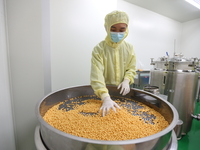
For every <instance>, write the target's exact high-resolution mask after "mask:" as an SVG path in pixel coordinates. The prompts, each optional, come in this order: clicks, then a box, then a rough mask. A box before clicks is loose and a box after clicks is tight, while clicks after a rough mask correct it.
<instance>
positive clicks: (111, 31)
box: [110, 29, 126, 32]
mask: <svg viewBox="0 0 200 150" xmlns="http://www.w3.org/2000/svg"><path fill="white" fill-rule="evenodd" d="M110 31H111V32H125V31H126V30H119V31H117V30H112V29H111V30H110Z"/></svg>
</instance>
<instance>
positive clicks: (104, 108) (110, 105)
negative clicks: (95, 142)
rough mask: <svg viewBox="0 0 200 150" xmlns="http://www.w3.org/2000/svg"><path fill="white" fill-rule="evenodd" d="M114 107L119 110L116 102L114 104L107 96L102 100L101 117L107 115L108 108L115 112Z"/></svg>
mask: <svg viewBox="0 0 200 150" xmlns="http://www.w3.org/2000/svg"><path fill="white" fill-rule="evenodd" d="M115 107H117V108H119V109H120V107H119V105H117V103H116V102H114V101H113V100H112V99H111V98H110V96H107V97H105V98H104V99H103V104H102V106H101V108H100V110H102V116H103V117H104V116H105V115H106V114H108V112H109V110H110V108H112V109H113V110H114V111H115V112H116V109H115Z"/></svg>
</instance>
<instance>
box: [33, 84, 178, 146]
mask: <svg viewBox="0 0 200 150" xmlns="http://www.w3.org/2000/svg"><path fill="white" fill-rule="evenodd" d="M108 89H109V93H110V95H111V97H112V98H113V99H115V98H117V99H120V100H123V99H125V98H128V99H134V100H135V101H139V102H141V103H143V104H145V105H147V106H149V107H151V108H153V109H155V110H157V111H158V112H160V113H161V114H162V115H163V116H164V117H165V119H166V120H167V121H168V122H169V126H168V127H167V128H165V129H164V130H162V131H160V132H158V133H156V134H153V135H151V136H148V137H144V138H139V139H134V140H124V141H102V140H93V139H87V138H82V137H77V136H73V135H70V134H67V133H64V132H62V131H60V130H58V129H56V128H54V127H52V126H50V125H49V124H48V123H47V122H45V121H44V120H43V118H42V116H43V115H44V114H45V113H46V111H47V110H48V109H49V108H51V107H52V106H54V105H56V104H58V103H59V102H63V101H65V100H68V99H70V98H73V99H74V100H82V99H83V97H84V99H89V98H91V97H93V96H94V92H93V90H92V88H91V86H89V85H86V86H79V87H71V88H66V89H62V90H59V91H57V92H54V93H51V94H49V95H47V96H46V97H45V98H44V99H42V100H41V101H40V102H38V104H37V107H36V115H37V118H38V120H39V123H40V132H41V138H42V139H43V141H44V143H45V145H46V146H47V147H48V149H50V150H61V149H62V150H85V148H86V147H87V145H88V144H94V145H98V147H101V148H102V147H106V146H109V147H112V146H113V147H115V149H116V148H119V149H120V150H128V149H129V148H130V147H133V148H132V149H134V150H141V149H142V150H161V149H162V150H167V149H168V148H169V142H170V140H171V135H172V131H173V129H174V127H175V126H176V124H177V121H178V113H177V111H176V109H175V108H174V106H173V105H172V104H170V103H169V102H167V101H165V100H163V99H162V98H160V97H158V96H156V95H154V94H151V93H149V92H146V91H143V90H139V89H131V91H130V93H129V94H128V95H126V96H121V95H120V94H119V90H117V88H116V87H113V86H108ZM116 150H117V149H116Z"/></svg>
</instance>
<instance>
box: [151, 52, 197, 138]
mask: <svg viewBox="0 0 200 150" xmlns="http://www.w3.org/2000/svg"><path fill="white" fill-rule="evenodd" d="M199 61H200V60H199V59H198V58H190V59H187V58H183V55H175V56H174V57H173V58H169V57H161V58H159V59H158V60H155V61H154V60H153V59H151V65H153V69H152V70H151V71H150V81H149V83H150V85H152V86H157V87H159V92H160V93H161V94H164V95H167V97H168V98H167V100H168V101H169V102H170V103H171V104H172V105H173V106H174V107H175V108H176V109H177V111H178V113H179V121H178V122H177V126H178V128H179V129H178V134H177V137H178V139H181V136H182V135H185V134H187V133H188V131H190V128H191V124H192V118H199V117H198V116H199V115H195V114H193V113H194V108H195V103H196V101H197V99H198V97H199Z"/></svg>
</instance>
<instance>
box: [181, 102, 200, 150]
mask: <svg viewBox="0 0 200 150" xmlns="http://www.w3.org/2000/svg"><path fill="white" fill-rule="evenodd" d="M194 114H195V115H196V114H200V102H197V103H196V107H195V112H194ZM178 150H200V121H198V120H196V119H193V121H192V127H191V130H190V131H189V132H188V134H187V135H185V136H183V137H182V139H181V140H179V141H178Z"/></svg>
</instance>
